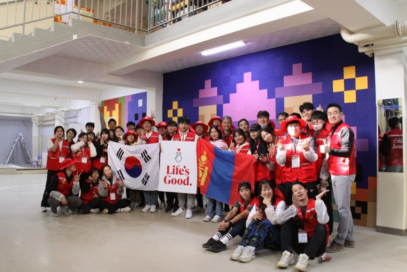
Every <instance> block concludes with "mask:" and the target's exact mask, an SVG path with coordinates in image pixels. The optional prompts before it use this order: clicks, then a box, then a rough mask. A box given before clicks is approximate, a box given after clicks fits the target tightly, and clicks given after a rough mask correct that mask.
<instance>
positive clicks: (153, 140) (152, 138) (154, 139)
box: [144, 131, 161, 144]
mask: <svg viewBox="0 0 407 272" xmlns="http://www.w3.org/2000/svg"><path fill="white" fill-rule="evenodd" d="M144 136H146V135H145V134H144ZM146 137H147V136H146ZM160 137H161V135H160V134H159V133H158V132H155V131H152V132H151V135H150V138H148V139H146V144H156V143H159V142H160Z"/></svg>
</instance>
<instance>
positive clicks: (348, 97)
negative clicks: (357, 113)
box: [345, 90, 356, 103]
mask: <svg viewBox="0 0 407 272" xmlns="http://www.w3.org/2000/svg"><path fill="white" fill-rule="evenodd" d="M355 102H356V91H355V90H352V91H345V103H355Z"/></svg>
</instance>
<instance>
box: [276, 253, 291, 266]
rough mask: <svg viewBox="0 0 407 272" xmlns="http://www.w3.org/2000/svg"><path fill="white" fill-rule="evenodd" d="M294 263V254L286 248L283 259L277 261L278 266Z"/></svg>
mask: <svg viewBox="0 0 407 272" xmlns="http://www.w3.org/2000/svg"><path fill="white" fill-rule="evenodd" d="M293 264H294V258H293V254H292V253H290V252H288V251H287V250H286V251H284V252H283V254H282V255H281V259H280V261H279V262H278V263H277V266H278V267H279V268H287V267H288V266H290V265H293Z"/></svg>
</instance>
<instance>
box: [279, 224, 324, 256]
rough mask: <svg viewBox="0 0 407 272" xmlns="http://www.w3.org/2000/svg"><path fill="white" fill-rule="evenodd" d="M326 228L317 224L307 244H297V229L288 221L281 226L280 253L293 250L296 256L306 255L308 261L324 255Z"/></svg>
mask: <svg viewBox="0 0 407 272" xmlns="http://www.w3.org/2000/svg"><path fill="white" fill-rule="evenodd" d="M326 237H327V233H326V227H325V225H322V224H318V225H317V226H316V227H315V229H314V235H313V236H312V237H311V238H309V237H308V243H306V244H305V243H304V244H302V243H301V244H300V243H298V227H297V225H295V224H293V221H292V220H288V221H287V222H285V223H284V224H283V225H282V226H281V252H284V251H286V250H287V251H288V252H291V253H293V250H294V251H295V252H297V253H298V254H303V253H304V254H307V256H308V257H309V258H310V259H313V258H315V257H316V256H321V255H322V254H324V252H325V249H326Z"/></svg>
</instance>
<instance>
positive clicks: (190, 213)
mask: <svg viewBox="0 0 407 272" xmlns="http://www.w3.org/2000/svg"><path fill="white" fill-rule="evenodd" d="M185 218H186V219H191V218H192V210H191V209H187V211H186V213H185Z"/></svg>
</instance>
